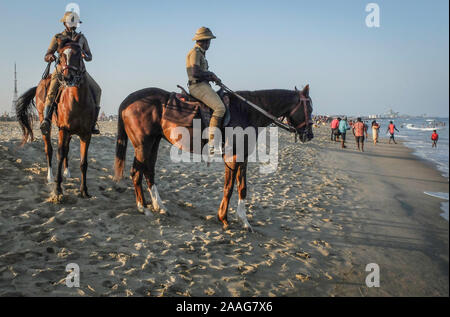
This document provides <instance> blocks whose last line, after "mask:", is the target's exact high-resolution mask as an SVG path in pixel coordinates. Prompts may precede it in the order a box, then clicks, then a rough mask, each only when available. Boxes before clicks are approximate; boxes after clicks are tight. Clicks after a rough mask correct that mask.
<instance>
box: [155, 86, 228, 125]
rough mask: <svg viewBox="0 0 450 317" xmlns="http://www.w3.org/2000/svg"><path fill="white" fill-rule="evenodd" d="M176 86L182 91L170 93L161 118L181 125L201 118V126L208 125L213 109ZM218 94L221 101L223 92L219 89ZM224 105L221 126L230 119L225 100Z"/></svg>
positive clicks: (226, 123) (191, 123)
mask: <svg viewBox="0 0 450 317" xmlns="http://www.w3.org/2000/svg"><path fill="white" fill-rule="evenodd" d="M178 87H179V88H180V89H181V91H182V92H181V93H175V92H173V93H171V94H170V97H169V100H168V101H167V103H166V104H164V105H163V113H162V118H163V119H164V120H167V121H170V122H173V123H175V124H177V125H179V126H183V127H192V126H193V121H194V119H201V120H202V126H203V127H208V126H209V122H210V121H211V117H212V113H213V110H212V109H211V108H209V107H208V106H206V105H205V104H204V103H203V102H201V101H200V100H198V99H196V98H194V97H193V96H191V95H190V94H188V93H187V91H186V90H185V89H184V88H183V87H181V86H178ZM218 95H219V97H220V98H221V99H222V101H223V100H224V96H225V92H224V91H220V90H219V91H218ZM224 105H225V109H226V111H225V115H224V117H223V120H222V128H224V127H226V126H228V124H229V122H230V119H231V115H230V108H229V105H228V104H227V103H226V102H224Z"/></svg>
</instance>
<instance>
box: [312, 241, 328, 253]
mask: <svg viewBox="0 0 450 317" xmlns="http://www.w3.org/2000/svg"><path fill="white" fill-rule="evenodd" d="M310 245H311V246H313V247H315V248H316V249H317V251H319V252H320V253H321V254H322V255H323V256H328V255H329V254H330V252H328V250H327V249H329V248H331V246H330V244H329V243H328V242H326V241H324V240H314V241H312V242H311V243H310Z"/></svg>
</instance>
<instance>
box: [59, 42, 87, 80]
mask: <svg viewBox="0 0 450 317" xmlns="http://www.w3.org/2000/svg"><path fill="white" fill-rule="evenodd" d="M78 46H79V45H78ZM63 48H64V47H63ZM80 49H81V48H80ZM80 63H81V62H80ZM58 65H59V58H58V61H57V63H55V68H56V71H57V72H58V80H59V82H60V84H61V85H63V86H67V87H79V86H80V84H81V81H82V79H83V78H84V73H85V72H86V70H85V69H83V68H82V67H76V66H73V65H64V66H62V65H61V71H58V68H57V66H58ZM66 69H69V70H73V71H75V75H73V76H72V78H71V80H70V81H68V80H67V79H65V78H64V76H63V75H62V72H64V71H65V70H66Z"/></svg>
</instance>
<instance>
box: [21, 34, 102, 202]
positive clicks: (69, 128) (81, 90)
mask: <svg viewBox="0 0 450 317" xmlns="http://www.w3.org/2000/svg"><path fill="white" fill-rule="evenodd" d="M58 44H59V48H58V53H59V58H60V63H59V66H58V67H57V68H56V70H55V71H56V72H58V73H59V80H60V83H61V88H60V92H59V102H58V107H57V111H56V113H54V114H53V122H54V123H55V124H56V126H57V127H58V129H59V136H58V152H57V154H58V172H57V176H56V188H55V193H56V194H57V195H60V194H62V187H61V183H62V176H63V174H62V168H63V164H64V176H66V177H70V172H69V166H68V153H69V143H70V140H71V137H72V135H74V134H75V135H78V136H79V137H80V156H81V162H80V168H81V186H80V192H81V193H80V194H81V196H82V197H89V194H88V190H87V185H86V171H87V167H88V161H87V155H88V148H89V143H90V141H91V127H92V124H93V120H94V116H95V106H94V105H95V101H94V98H93V95H92V93H91V91H90V89H89V84H88V83H87V81H86V78H85V76H84V72H85V69H84V64H83V61H82V52H81V48H80V46H79V44H78V43H77V41H76V40H74V41H65V42H61V41H59V43H58ZM49 84H50V77H47V78H45V79H43V80H41V81H40V82H39V85H38V86H37V87H33V88H31V89H29V90H28V91H27V92H25V93H24V94H23V95H22V96H21V97H20V98H19V99H18V102H17V105H16V113H17V118H18V121H19V123H20V125H21V127H22V131H23V142H22V144H24V143H26V142H27V141H32V140H33V131H32V122H31V117H32V111H33V108H32V105H34V101H33V98H34V97H36V103H37V105H36V108H37V110H38V113H39V121H40V122H42V120H44V114H43V110H44V104H45V98H46V95H47V90H48V88H49ZM42 138H43V140H44V144H45V154H46V157H47V167H48V175H47V181H48V183H53V182H54V179H53V173H52V154H53V148H52V144H51V132H50V133H49V134H47V135H42Z"/></svg>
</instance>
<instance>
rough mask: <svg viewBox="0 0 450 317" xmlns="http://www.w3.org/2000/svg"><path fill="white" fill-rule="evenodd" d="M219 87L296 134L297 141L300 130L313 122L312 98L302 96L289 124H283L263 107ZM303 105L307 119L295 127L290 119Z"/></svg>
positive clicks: (291, 113)
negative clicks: (310, 111)
mask: <svg viewBox="0 0 450 317" xmlns="http://www.w3.org/2000/svg"><path fill="white" fill-rule="evenodd" d="M218 85H219V86H220V87H222V88H223V89H224V90H225V91H226V92H228V93H230V94H233V95H234V96H236V97H237V98H239V99H240V100H242V101H244V102H245V103H247V104H248V105H249V106H251V107H252V108H254V109H255V110H257V111H258V112H260V113H262V114H263V115H264V116H266V117H267V118H269V119H270V120H272V121H273V122H274V123H275V124H276V125H277V126H279V127H280V128H282V129H284V130H286V131H289V132H293V133H295V140H296V141H297V135H298V129H300V128H302V127H305V126H307V125H308V124H311V123H312V121H311V119H310V113H309V111H308V104H307V102H308V101H309V102H310V103H311V105H312V100H311V98H310V97H308V98H306V97H303V96H301V97H300V100H299V102H298V103H297V104H296V105H295V106H294V108H293V109H292V110H291V111H290V112H289V114H288V123H287V124H286V123H283V122H282V121H280V120H279V119H278V118H277V117H275V116H274V115H272V114H270V113H269V112H267V111H266V110H264V109H262V108H261V107H259V106H257V105H255V104H254V103H252V102H251V101H248V100H247V99H245V98H244V97H242V96H240V95H239V94H237V93H236V92H234V91H233V90H231V89H230V88H228V87H227V86H225V85H224V84H223V83H218ZM302 105H303V110H304V114H305V119H304V120H303V121H302V122H300V123H299V124H298V125H296V126H293V125H292V124H291V120H290V119H289V117H291V116H292V115H293V114H294V113H295V112H297V111H298V109H299V108H300V107H301V106H302Z"/></svg>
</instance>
